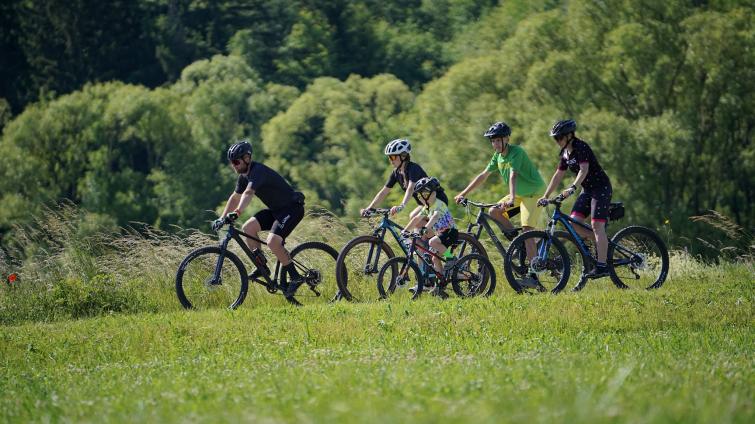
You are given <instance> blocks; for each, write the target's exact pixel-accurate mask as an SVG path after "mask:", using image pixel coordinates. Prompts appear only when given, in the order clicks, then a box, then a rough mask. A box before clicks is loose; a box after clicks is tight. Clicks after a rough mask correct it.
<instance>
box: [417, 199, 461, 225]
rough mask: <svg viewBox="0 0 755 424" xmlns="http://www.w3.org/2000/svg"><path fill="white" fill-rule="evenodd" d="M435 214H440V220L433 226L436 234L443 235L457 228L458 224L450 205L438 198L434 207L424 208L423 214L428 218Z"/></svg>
mask: <svg viewBox="0 0 755 424" xmlns="http://www.w3.org/2000/svg"><path fill="white" fill-rule="evenodd" d="M435 212H437V213H438V220H437V221H436V222H435V224H434V225H433V231H435V232H436V233H442V232H443V231H446V230H450V229H452V228H456V222H454V217H453V215H451V211H450V210H448V205H446V203H445V202H443V201H442V200H440V199H438V198H436V199H435V203H433V204H432V205H430V206H425V207H424V208H422V214H423V215H425V216H427V217H428V218H429V217H431V216H432V215H433V213H435Z"/></svg>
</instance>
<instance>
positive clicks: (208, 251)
mask: <svg viewBox="0 0 755 424" xmlns="http://www.w3.org/2000/svg"><path fill="white" fill-rule="evenodd" d="M222 256H223V260H222V262H221V260H220V258H221V249H220V248H219V247H216V246H208V247H202V248H199V249H197V250H194V251H193V252H191V253H189V254H188V255H187V256H186V258H184V260H183V261H182V262H181V265H179V266H178V272H176V295H178V300H179V301H180V302H181V305H182V306H183V307H184V308H186V309H200V310H202V309H213V308H230V309H236V308H237V307H239V305H241V303H242V302H243V301H244V298H245V297H246V292H247V289H248V287H249V286H248V284H249V282H248V277H247V274H246V268H244V264H243V262H241V260H240V259H239V258H238V256H236V255H235V254H233V253H232V252H230V251H228V250H226V251H225V252H222Z"/></svg>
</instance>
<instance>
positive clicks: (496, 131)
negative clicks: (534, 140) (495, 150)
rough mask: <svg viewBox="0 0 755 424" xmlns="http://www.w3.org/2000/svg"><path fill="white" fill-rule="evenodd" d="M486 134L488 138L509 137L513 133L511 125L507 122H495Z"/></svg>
mask: <svg viewBox="0 0 755 424" xmlns="http://www.w3.org/2000/svg"><path fill="white" fill-rule="evenodd" d="M484 135H485V137H487V138H493V137H508V136H510V135H511V127H510V126H508V125H507V124H506V123H505V122H496V123H495V124H493V125H491V126H490V128H488V130H487V131H485V134H484Z"/></svg>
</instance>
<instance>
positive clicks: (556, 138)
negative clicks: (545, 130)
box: [553, 135, 566, 141]
mask: <svg viewBox="0 0 755 424" xmlns="http://www.w3.org/2000/svg"><path fill="white" fill-rule="evenodd" d="M564 138H566V136H565V135H554V136H553V139H554V140H556V141H561V139H564Z"/></svg>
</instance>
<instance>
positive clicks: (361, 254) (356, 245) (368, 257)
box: [336, 236, 396, 302]
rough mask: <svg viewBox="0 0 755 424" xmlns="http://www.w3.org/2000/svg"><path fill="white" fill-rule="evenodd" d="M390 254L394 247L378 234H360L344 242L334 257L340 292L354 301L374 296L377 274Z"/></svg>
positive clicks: (361, 300) (373, 297)
mask: <svg viewBox="0 0 755 424" xmlns="http://www.w3.org/2000/svg"><path fill="white" fill-rule="evenodd" d="M393 256H394V254H393V249H391V247H390V246H389V245H388V243H386V242H385V241H383V240H381V239H380V238H378V237H374V236H359V237H356V238H354V239H352V240H351V241H349V242H348V243H346V246H344V247H343V249H341V252H340V253H339V254H338V259H337V260H336V281H337V282H338V288H339V290H340V291H341V295H342V296H343V297H344V298H345V299H347V300H350V301H355V302H364V301H367V300H373V299H376V298H377V294H376V293H375V283H376V282H377V276H378V273H379V272H380V269H381V268H382V267H383V265H385V263H386V262H387V261H388V260H389V259H391V258H392V257H393ZM394 266H395V265H394ZM393 271H394V272H395V271H396V270H393Z"/></svg>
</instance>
